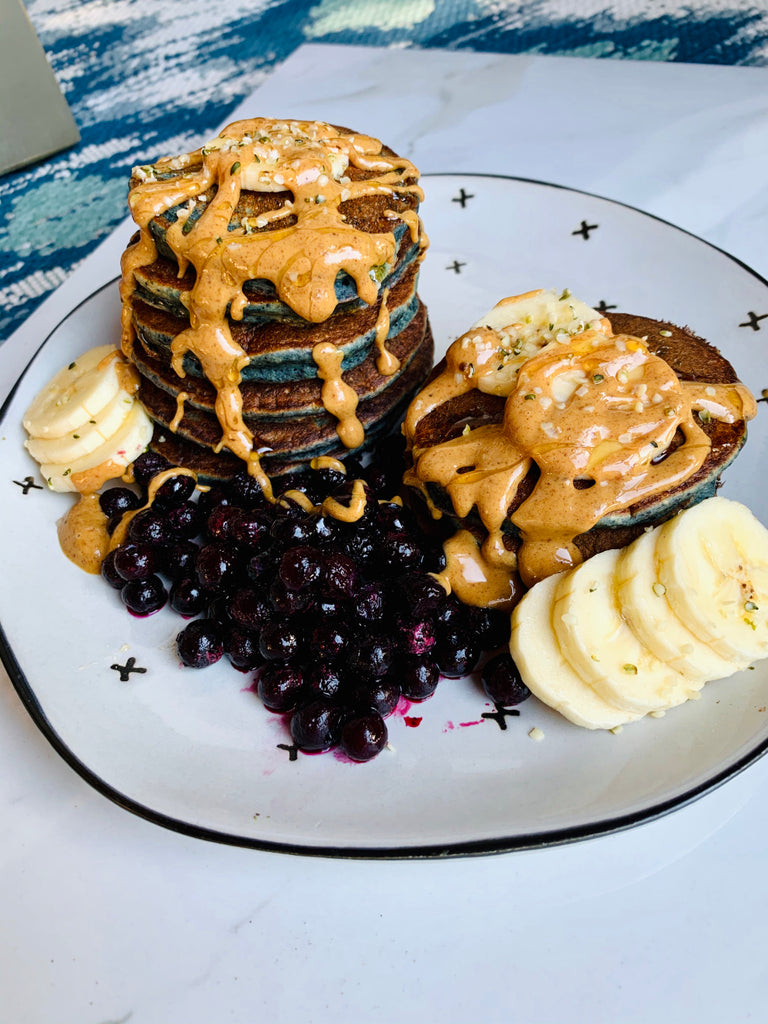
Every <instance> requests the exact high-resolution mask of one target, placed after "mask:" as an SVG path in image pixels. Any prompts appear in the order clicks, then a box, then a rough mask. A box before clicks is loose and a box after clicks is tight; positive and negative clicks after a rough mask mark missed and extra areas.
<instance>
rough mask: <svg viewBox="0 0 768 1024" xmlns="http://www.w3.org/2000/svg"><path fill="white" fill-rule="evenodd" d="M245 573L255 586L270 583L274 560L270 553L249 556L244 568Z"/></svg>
mask: <svg viewBox="0 0 768 1024" xmlns="http://www.w3.org/2000/svg"><path fill="white" fill-rule="evenodd" d="M245 572H246V575H247V577H248V579H249V580H251V582H252V583H255V584H256V586H263V585H265V584H266V583H267V582H271V580H272V579H273V578H274V575H275V558H274V554H273V553H272V551H262V552H259V554H257V555H251V557H250V558H249V559H248V562H247V564H246V566H245Z"/></svg>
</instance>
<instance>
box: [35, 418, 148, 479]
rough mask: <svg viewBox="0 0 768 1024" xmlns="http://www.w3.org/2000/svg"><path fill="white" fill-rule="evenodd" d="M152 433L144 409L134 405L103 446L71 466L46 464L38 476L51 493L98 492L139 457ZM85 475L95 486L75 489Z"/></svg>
mask: <svg viewBox="0 0 768 1024" xmlns="http://www.w3.org/2000/svg"><path fill="white" fill-rule="evenodd" d="M152 430H153V426H152V420H151V419H150V418H149V416H147V414H146V412H145V411H144V407H143V405H141V403H140V402H134V403H133V407H132V409H131V411H130V412H129V413H128V415H127V416H126V418H125V420H124V421H123V424H122V426H121V427H120V429H119V430H118V431H117V433H115V434H113V436H112V437H110V438H109V440H108V441H105V442H104V444H102V445H100V446H99V447H98V448H96V449H95V450H94V451H92V452H89V453H88V454H87V455H84V456H82V458H79V459H75V460H74V461H72V462H70V463H52V464H48V463H46V464H44V465H42V466H41V467H40V472H41V473H42V475H43V477H44V479H45V480H46V481H47V483H48V486H49V487H50V488H51V490H54V491H79V490H83V489H85V490H88V491H90V490H97V489H98V487H100V486H101V484H102V483H104V482H105V481H106V480H108V479H111V478H112V477H115V476H119V475H120V472H121V471H122V470H123V469H124V468H125V467H126V466H127V465H129V463H131V462H133V460H134V459H136V458H138V456H139V455H141V453H142V452H143V451H144V449H145V448H146V447H147V445H148V444H149V442H150V441H151V439H152ZM102 469H103V471H104V473H106V474H107V475H104V473H102V472H101V470H102ZM86 473H88V474H89V478H90V479H93V480H95V481H97V483H96V486H88V487H85V488H83V487H82V486H78V484H80V483H81V481H80V480H79V479H78V475H79V474H86Z"/></svg>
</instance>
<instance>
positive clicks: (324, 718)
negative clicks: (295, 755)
mask: <svg viewBox="0 0 768 1024" xmlns="http://www.w3.org/2000/svg"><path fill="white" fill-rule="evenodd" d="M341 724H342V715H341V709H340V708H339V707H337V706H336V705H335V704H331V703H330V702H329V701H326V700H323V699H322V698H321V699H318V700H313V701H310V702H309V703H308V704H303V705H301V706H300V707H298V708H296V710H295V711H294V713H293V715H292V716H291V736H292V737H293V742H294V743H295V744H296V746H297V747H298V748H299V749H300V750H304V751H307V752H310V753H312V752H315V751H321V750H330V748H331V747H335V746H336V744H337V743H338V742H339V737H340V736H341Z"/></svg>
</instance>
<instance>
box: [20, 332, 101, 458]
mask: <svg viewBox="0 0 768 1024" xmlns="http://www.w3.org/2000/svg"><path fill="white" fill-rule="evenodd" d="M115 351H116V350H115V347H114V345H99V346H98V347H96V348H92V349H90V350H89V351H88V352H85V353H84V354H83V355H82V356H78V358H77V359H74V360H73V361H72V362H71V363H70V364H69V365H68V366H65V367H64V369H63V370H60V371H59V372H58V373H57V374H56V376H55V377H53V379H52V380H50V381H49V382H48V383H47V384H46V385H45V387H44V388H43V389H42V390H41V391H40V392H38V394H37V395H36V396H35V398H34V399H33V400H32V402H31V404H30V406H29V408H28V409H27V411H26V413H25V414H24V418H23V421H22V422H23V424H24V428H25V430H26V431H27V433H28V434H30V435H31V436H32V437H38V438H50V437H66V436H67V435H69V434H72V433H75V432H76V431H77V429H78V427H82V426H84V425H85V424H87V423H88V421H89V420H91V419H93V418H94V416H96V415H97V414H98V413H100V412H101V411H102V409H104V408H105V406H107V405H108V404H109V402H111V401H112V399H113V398H114V397H115V395H117V393H118V392H119V391H120V390H121V387H120V380H119V377H118V368H117V360H116V359H115V358H110V357H113V356H114V353H115Z"/></svg>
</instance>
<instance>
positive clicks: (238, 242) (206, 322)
mask: <svg viewBox="0 0 768 1024" xmlns="http://www.w3.org/2000/svg"><path fill="white" fill-rule="evenodd" d="M349 165H352V166H354V167H357V168H359V169H362V170H367V171H371V172H375V174H376V177H374V178H369V179H364V180H359V181H353V180H350V179H349V178H348V177H346V176H345V175H344V173H343V172H344V171H345V170H346V168H347V167H348V166H349ZM156 171H159V172H161V173H167V172H170V173H172V174H176V176H175V177H171V178H169V179H160V180H158V179H157V178H155V172H156ZM142 176H143V177H144V179H145V180H143V181H142V182H141V183H140V184H138V185H136V186H135V187H134V188H133V189H132V190H131V193H130V196H129V204H130V207H131V213H132V215H133V218H134V220H135V221H136V223H137V224H138V225H139V228H140V234H139V239H138V241H137V242H136V243H134V244H133V245H132V246H129V248H128V249H127V250H126V251H125V253H124V254H123V259H122V281H121V286H120V295H121V299H122V302H123V306H122V346H123V351H124V353H125V354H126V355H127V356H130V353H131V350H132V347H133V344H134V341H135V329H134V325H133V318H132V310H131V304H132V298H133V293H134V288H135V273H136V270H137V269H139V268H140V267H143V266H146V265H148V264H149V263H152V262H153V261H154V260H155V259H156V258H157V249H156V246H155V243H154V240H153V238H152V236H151V234H150V229H149V225H150V222H151V220H152V219H153V218H154V217H157V216H160V215H161V214H163V213H165V212H166V211H168V210H170V209H172V208H173V207H175V206H180V204H182V203H186V204H187V207H189V205H190V204H195V203H196V202H197V199H198V197H203V196H205V197H206V199H207V205H206V208H205V210H204V212H203V213H202V215H201V216H200V217H199V218H198V219H197V220H196V221H195V222H193V224H192V226H191V228H189V229H187V221H188V220H189V217H190V216H191V208H188V209H187V210H186V211H185V213H183V214H181V215H180V216H178V217H177V220H176V221H175V223H174V224H172V225H171V226H170V227H169V228H168V229H167V232H166V240H167V243H168V245H169V246H170V247H171V249H172V250H173V252H174V254H175V256H176V258H177V262H178V266H179V273H180V275H181V274H183V273H184V271H185V270H186V268H187V266H188V265H192V266H193V267H194V269H195V284H194V286H193V288H192V290H191V291H190V292H189V293H188V294H187V295H186V296H185V298H184V302H185V305H186V306H187V308H188V310H189V315H190V327H189V329H188V330H186V331H184V332H182V333H181V334H179V335H178V336H177V337H176V338H175V339H174V341H173V343H172V347H171V351H172V357H173V362H172V365H173V368H174V370H175V372H176V373H177V375H178V376H179V377H182V378H183V377H184V375H185V371H184V368H183V359H184V355H185V354H186V353H187V352H193V353H194V354H195V355H196V356H197V358H198V360H199V361H200V364H201V366H202V369H203V373H204V374H205V376H206V377H207V378H208V380H209V381H210V382H211V383H212V384H213V386H214V388H215V389H216V401H215V412H216V416H217V418H218V420H219V423H220V425H221V427H222V440H221V445H220V447H222V446H226V447H228V448H229V449H230V450H231V451H232V452H234V454H235V455H237V456H239V457H240V458H242V459H244V460H246V461H247V463H248V469H249V472H251V473H253V474H254V475H256V476H260V475H261V474H262V473H263V471H262V470H260V468H259V460H258V455H257V454H256V453H255V452H254V447H255V445H254V438H253V435H252V433H251V431H250V430H249V429H248V427H247V426H246V424H245V422H244V420H243V415H242V395H241V393H240V382H241V374H242V370H243V369H244V367H245V366H247V364H248V362H249V357H248V355H247V354H246V353H245V351H244V350H243V349H242V348H241V347H240V346H239V345H238V344H237V343H236V342H235V341H234V340H233V338H232V335H231V332H230V329H229V325H228V323H227V318H226V317H227V310H228V309H229V312H230V316H231V317H232V318H233V319H239V318H241V317H242V314H243V310H244V308H245V305H246V303H247V299H246V296H245V294H244V292H243V286H244V285H245V283H246V282H247V281H249V280H254V279H264V280H268V281H271V282H272V283H273V284H274V286H275V288H276V290H277V294H278V296H279V297H280V298H281V299H282V301H284V302H285V303H286V304H287V305H288V306H290V307H291V308H292V309H293V310H294V311H295V312H296V313H297V314H298V315H299V316H301V317H302V318H303V319H305V320H308V321H310V322H313V323H319V322H321V321H323V320H326V319H327V318H328V317H329V316H330V315H331V313H332V312H333V310H334V309H335V307H336V304H337V299H336V293H335V281H336V277H337V275H338V273H339V272H340V271H341V270H344V271H346V272H347V273H348V274H349V275H350V276H351V277H352V278H353V280H354V281H355V283H356V286H357V292H358V295H359V296H360V298H361V299H362V300H363V301H364V302H366V303H368V304H372V303H373V302H374V301H375V300H376V297H377V292H378V286H377V284H376V281H375V279H374V277H373V275H372V271H373V270H374V268H376V267H381V266H386V265H391V263H392V261H393V260H394V257H395V250H396V244H395V238H394V233H392V232H385V233H379V234H369V233H367V232H365V231H361V230H358V229H356V228H354V227H352V226H351V225H349V224H348V223H347V222H346V218H345V217H344V215H343V214H342V213H341V212H340V209H339V208H340V206H341V204H342V203H343V202H346V201H347V200H350V199H358V198H361V197H363V196H373V195H385V196H390V197H392V196H400V197H402V196H415V197H416V198H417V199H418V200H419V201H421V200H422V199H423V192H422V190H421V188H420V187H419V186H418V185H416V184H415V181H416V179H417V178H418V172H417V170H416V168H415V167H414V166H413V164H411V163H410V162H409V161H408V160H405V159H403V158H400V157H397V156H389V155H387V154H385V153H383V152H382V146H381V143H380V142H379V141H378V140H377V139H373V138H371V137H369V136H365V135H344V134H342V133H340V132H339V131H338V130H337V129H335V128H333V127H332V126H330V125H327V124H324V123H321V122H311V121H275V120H270V119H265V118H256V119H252V120H247V121H238V122H235V123H233V124H231V125H229V126H228V127H227V128H225V129H224V131H223V132H222V134H221V135H220V136H219V137H218V138H217V139H215V140H214V141H213V142H212V143H211V144H209V146H208V147H205V148H203V149H202V150H197V151H194V152H193V153H188V154H184V155H183V156H181V157H175V158H165V159H164V160H160V161H158V163H157V164H156V165H155V166H154V168H153V169H152V172H151V173H150V174H149V175H147V174H146V173H145V172H142ZM243 187H248V188H249V189H251V190H255V191H278V192H287V193H289V194H290V195H291V196H292V198H291V199H289V200H287V201H286V203H285V204H284V205H283V207H282V208H281V209H280V210H276V211H272V212H271V213H269V214H265V215H264V217H263V218H261V217H260V218H256V219H255V220H256V222H257V224H258V225H259V226H260V227H261V226H263V230H258V231H253V230H252V229H253V224H252V223H251V221H250V220H249V221H248V222H247V223H245V224H244V225H240V226H239V227H237V228H234V229H233V230H230V220H231V216H232V212H233V210H234V209H235V207H236V205H237V202H238V200H239V197H240V191H241V188H243ZM214 188H215V193H214V192H213V190H214ZM209 196H211V198H208V197H209ZM287 213H290V214H293V215H295V217H296V223H295V224H294V225H292V226H289V227H282V228H280V227H277V228H274V229H271V230H267V229H270V228H271V225H272V223H273V222H275V221H277V220H279V219H280V218H281V217H284V216H285V215H286V214H287ZM396 216H397V217H399V218H400V219H401V220H405V221H406V223H407V224H408V227H409V229H410V232H411V237H412V238H413V239H414V240H417V239H418V238H419V237H420V231H421V229H420V222H419V220H418V216H417V215H416V214H415V211H410V210H406V211H403V212H402V213H400V214H397V215H396ZM423 247H424V246H423V245H422V246H421V248H422V249H423ZM337 391H338V388H332V389H329V392H328V393H329V394H333V395H334V396H335V395H336V392H337ZM346 401H347V403H348V399H347V400H346ZM329 411H330V410H329ZM357 422H358V426H359V421H357ZM340 426H341V428H342V429H343V430H344V432H345V434H346V435H347V437H348V438H352V437H360V440H358V441H356V443H355V444H354V445H353V444H347V441H344V443H345V444H347V447H354V446H356V445H357V444H359V443H361V441H362V435H361V433H360V430H357V428H355V427H354V424H353V423H352V420H351V418H350V417H346V419H345V420H344V423H343V424H340Z"/></svg>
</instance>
